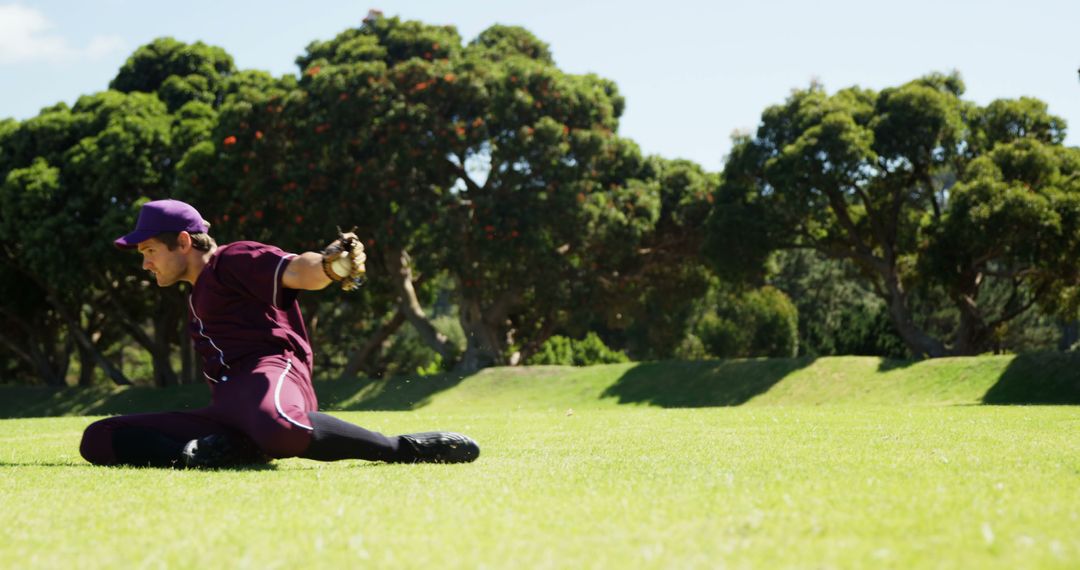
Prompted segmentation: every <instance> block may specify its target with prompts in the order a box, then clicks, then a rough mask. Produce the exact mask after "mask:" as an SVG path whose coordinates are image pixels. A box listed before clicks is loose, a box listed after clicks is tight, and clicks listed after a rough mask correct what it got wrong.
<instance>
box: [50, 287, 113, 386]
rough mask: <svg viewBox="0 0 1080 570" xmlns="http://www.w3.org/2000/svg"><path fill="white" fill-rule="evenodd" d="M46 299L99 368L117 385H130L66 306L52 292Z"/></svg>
mask: <svg viewBox="0 0 1080 570" xmlns="http://www.w3.org/2000/svg"><path fill="white" fill-rule="evenodd" d="M48 300H49V304H51V305H52V306H53V309H55V310H56V313H57V314H58V315H60V318H61V319H62V320H63V321H64V323H65V324H66V325H67V329H68V334H70V335H71V336H72V337H73V338H74V339H75V342H76V343H78V345H79V346H80V347H82V348H83V349H85V350H87V351H88V352H89V353H90V355H91V357H92V358H93V359H94V363H95V364H97V365H98V366H99V367H101V369H102V370H104V371H105V374H106V375H108V376H109V378H111V379H112V381H113V382H115V383H116V384H117V385H120V386H130V385H131V380H128V378H127V376H124V373H123V372H122V371H121V370H120V369H119V368H117V367H116V366H114V365H113V363H112V362H109V359H108V358H106V357H105V355H103V354H101V351H99V350H98V349H97V347H96V346H94V342H93V341H92V340H90V337H89V336H87V335H86V331H84V330H82V327H81V326H80V324H79V321H78V320H77V319H76V318H75V317H74V316H72V315H71V313H69V312H68V310H67V307H64V306H63V305H62V304H61V303H60V302H59V301H58V300H57V299H56V296H55V295H53V293H52V292H49V294H48Z"/></svg>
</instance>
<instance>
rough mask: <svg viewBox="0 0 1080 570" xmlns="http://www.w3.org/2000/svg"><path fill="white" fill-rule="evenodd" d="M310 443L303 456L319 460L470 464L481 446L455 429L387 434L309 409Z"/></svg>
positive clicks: (477, 455)
mask: <svg viewBox="0 0 1080 570" xmlns="http://www.w3.org/2000/svg"><path fill="white" fill-rule="evenodd" d="M307 416H308V419H309V420H310V423H311V425H312V427H313V428H314V429H313V430H312V437H311V445H309V446H308V449H307V451H305V452H304V453H303V454H302V455H300V457H304V458H307V459H315V460H318V461H337V460H340V459H366V460H369V461H386V462H388V463H468V462H470V461H474V460H476V458H477V457H479V456H480V446H479V445H477V443H476V442H475V441H473V440H472V439H470V438H469V437H467V436H464V435H461V434H459V433H453V432H442V431H439V432H425V433H410V434H405V435H398V436H385V435H383V434H381V433H377V432H373V431H369V430H367V429H364V428H362V427H360V426H358V425H355V424H351V423H349V422H346V421H343V420H340V419H338V418H335V417H334V416H330V415H327V414H323V413H320V412H308V414H307Z"/></svg>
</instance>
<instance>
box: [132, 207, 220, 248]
mask: <svg viewBox="0 0 1080 570" xmlns="http://www.w3.org/2000/svg"><path fill="white" fill-rule="evenodd" d="M209 229H210V224H209V223H207V221H206V220H204V219H203V217H202V214H200V213H199V211H198V210H196V209H195V208H194V207H192V206H191V204H186V203H184V202H181V201H179V200H154V201H153V202H147V203H145V204H143V207H142V210H139V221H138V222H137V223H136V224H135V231H133V232H131V233H129V234H128V235H126V236H124V237H121V238H118V239H117V240H116V241H114V242H113V244H115V245H116V247H118V248H120V249H133V248H135V247H138V246H139V243H140V242H144V241H146V240H148V239H150V238H152V237H154V236H156V235H158V234H160V233H163V232H188V233H206V231H207V230H209Z"/></svg>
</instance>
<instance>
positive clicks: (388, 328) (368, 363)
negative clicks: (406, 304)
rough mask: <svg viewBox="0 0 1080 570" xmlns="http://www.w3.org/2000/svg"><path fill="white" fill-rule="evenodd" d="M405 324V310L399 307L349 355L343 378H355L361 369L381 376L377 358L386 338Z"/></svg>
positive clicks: (372, 375)
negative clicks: (377, 367) (377, 366)
mask: <svg viewBox="0 0 1080 570" xmlns="http://www.w3.org/2000/svg"><path fill="white" fill-rule="evenodd" d="M403 324H405V311H404V310H402V309H401V308H398V310H397V312H396V313H394V316H393V318H391V319H390V320H389V321H388V322H387V323H386V324H384V325H382V326H380V327H379V330H377V331H375V334H374V335H372V337H371V338H369V339H368V340H367V342H365V343H364V346H361V347H360V348H358V349H357V350H354V351H353V352H352V353H351V354H350V355H349V361H348V362H347V363H346V364H345V369H344V370H342V372H341V378H343V379H344V378H355V377H356V375H357V374H358V373H359V372H361V371H362V372H363V373H364V374H366V375H368V376H371V377H376V376H379V375H380V371H379V370H377V369H376V366H375V359H376V358H377V357H378V354H379V353H380V352H382V349H383V346H385V344H386V340H387V339H389V338H390V336H391V335H393V334H394V333H395V332H397V330H398V329H400V328H401V325H403Z"/></svg>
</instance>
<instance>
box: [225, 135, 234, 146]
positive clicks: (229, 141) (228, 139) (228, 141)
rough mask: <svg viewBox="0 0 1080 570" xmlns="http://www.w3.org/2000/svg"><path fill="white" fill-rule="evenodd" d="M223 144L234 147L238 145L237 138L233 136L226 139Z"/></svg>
mask: <svg viewBox="0 0 1080 570" xmlns="http://www.w3.org/2000/svg"><path fill="white" fill-rule="evenodd" d="M222 144H224V145H225V146H232V145H234V144H236V137H234V136H232V135H229V136H227V137H225V140H224V141H222Z"/></svg>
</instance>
